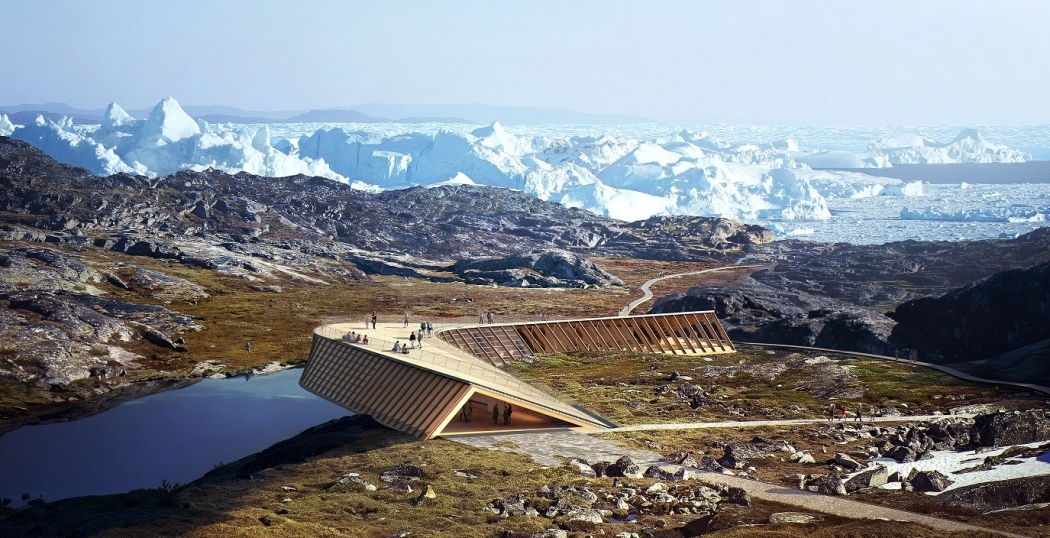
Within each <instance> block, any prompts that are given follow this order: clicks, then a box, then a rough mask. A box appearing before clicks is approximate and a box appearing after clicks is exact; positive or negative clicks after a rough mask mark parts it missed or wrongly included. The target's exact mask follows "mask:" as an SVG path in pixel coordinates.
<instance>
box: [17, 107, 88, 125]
mask: <svg viewBox="0 0 1050 538" xmlns="http://www.w3.org/2000/svg"><path fill="white" fill-rule="evenodd" d="M0 113H6V114H7V117H8V119H10V120H11V123H13V124H15V125H29V124H30V123H32V122H34V121H36V117H37V116H43V117H45V118H47V119H49V120H51V121H54V122H57V121H58V120H60V119H62V117H63V116H69V114H61V113H58V112H50V111H46V110H23V111H20V112H6V111H0ZM72 118H73V121H74V122H76V123H99V122H101V121H102V116H101V115H91V114H84V113H74V114H73V116H72Z"/></svg>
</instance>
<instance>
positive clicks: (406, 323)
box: [405, 312, 408, 329]
mask: <svg viewBox="0 0 1050 538" xmlns="http://www.w3.org/2000/svg"><path fill="white" fill-rule="evenodd" d="M405 328H406V329H407V328H408V312H405Z"/></svg>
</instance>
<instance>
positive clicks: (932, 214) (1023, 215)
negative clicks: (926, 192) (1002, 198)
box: [901, 207, 1046, 223]
mask: <svg viewBox="0 0 1050 538" xmlns="http://www.w3.org/2000/svg"><path fill="white" fill-rule="evenodd" d="M901 220H936V221H951V222H1014V223H1021V222H1045V221H1046V212H1045V211H1039V210H1036V209H1033V208H994V209H966V210H961V211H946V210H943V209H938V208H935V207H927V208H926V209H923V210H922V211H912V210H910V209H908V208H907V207H904V208H903V209H901Z"/></svg>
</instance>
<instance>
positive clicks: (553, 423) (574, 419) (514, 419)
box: [299, 334, 611, 439]
mask: <svg viewBox="0 0 1050 538" xmlns="http://www.w3.org/2000/svg"><path fill="white" fill-rule="evenodd" d="M492 370H496V372H497V373H492V374H491V375H486V376H485V377H486V378H485V379H481V378H478V377H476V376H470V375H456V373H454V372H452V373H449V372H445V371H438V370H437V369H434V368H432V367H431V366H430V365H428V364H425V363H420V364H417V363H414V361H412V360H411V357H409V358H401V357H397V356H396V355H394V354H388V353H385V352H379V351H373V350H370V349H366V348H363V347H360V346H356V345H353V344H349V343H346V342H341V341H338V340H333V339H329V338H326V337H324V336H320V335H317V334H315V335H314V341H313V346H312V348H311V350H310V358H309V360H308V361H307V365H306V369H305V370H304V371H303V375H302V377H301V378H300V381H299V384H300V385H301V386H302V387H303V388H305V389H306V390H308V391H310V392H312V393H314V394H316V395H318V396H320V397H322V398H324V399H326V400H329V401H331V402H334V403H336V404H338V405H341V406H343V407H345V408H346V409H349V410H351V411H353V412H355V413H361V414H367V415H371V416H372V418H374V419H376V421H378V422H379V423H380V424H383V425H384V426H387V427H390V428H393V429H395V430H399V431H403V432H406V433H409V434H411V435H414V436H416V437H419V438H422V439H429V438H432V437H435V436H437V435H454V434H457V433H478V432H484V431H494V430H496V431H510V430H522V429H542V428H603V427H609V426H610V425H611V424H610V423H608V422H606V421H603V420H602V419H600V418H598V417H595V416H593V415H591V414H589V413H587V412H585V411H582V410H580V409H577V408H574V407H572V406H570V405H567V404H565V403H564V402H562V401H560V400H558V399H557V398H554V397H553V396H550V395H547V394H544V393H540V392H539V391H535V390H531V391H528V390H523V388H522V387H520V385H522V384H521V382H519V381H517V380H515V379H514V378H513V376H511V375H510V374H508V373H506V372H501V371H498V370H497V369H495V368H493V369H492ZM486 374H489V372H486ZM500 375H502V376H505V377H506V378H507V379H500V377H499V376H500ZM510 381H514V382H515V383H510ZM508 404H509V405H510V407H511V409H512V414H511V416H510V417H509V422H510V424H504V422H505V421H508V420H506V419H505V418H504V416H503V414H504V413H503V410H504V409H505V408H506V406H507V405H508ZM493 409H498V411H497V412H498V416H496V417H493V416H492V410H493ZM464 411H467V413H463V412H464ZM462 415H467V416H462Z"/></svg>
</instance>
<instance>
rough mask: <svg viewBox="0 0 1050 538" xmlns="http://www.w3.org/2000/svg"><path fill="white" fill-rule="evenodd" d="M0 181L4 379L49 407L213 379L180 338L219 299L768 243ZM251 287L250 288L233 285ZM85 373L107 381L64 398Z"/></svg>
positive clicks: (296, 185) (538, 272) (408, 206)
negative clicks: (142, 381)
mask: <svg viewBox="0 0 1050 538" xmlns="http://www.w3.org/2000/svg"><path fill="white" fill-rule="evenodd" d="M0 185H2V186H3V188H2V190H0V334H2V335H3V343H2V344H0V383H8V384H9V385H6V388H4V391H6V392H7V393H11V392H12V391H14V392H17V391H18V390H22V388H21V387H22V386H23V385H25V384H29V385H30V386H33V387H36V388H35V389H32V390H37V391H43V392H42V393H41V394H42V396H43V399H42V401H50V402H51V403H53V404H58V403H59V400H61V401H62V402H65V401H66V400H67V399H68V398H70V397H76V398H78V399H80V398H84V397H89V396H92V393H94V395H97V391H99V390H101V391H103V392H106V391H108V390H110V389H112V388H113V387H112V386H111V385H113V386H115V385H114V383H116V385H119V384H120V382H121V381H122V380H124V378H125V376H130V377H141V376H136V375H135V373H136V372H137V371H140V370H141V371H149V372H150V374H149V376H150V377H152V376H158V375H159V376H161V377H164V376H169V375H171V376H185V375H187V374H189V373H190V372H191V371H200V372H203V371H204V370H202V369H200V368H195V367H194V364H195V361H194V357H193V354H192V353H187V348H186V347H185V345H184V342H185V340H186V339H187V338H191V335H192V334H193V333H195V332H197V331H199V330H200V329H201V328H202V327H207V326H208V325H209V324H211V320H208V319H200V318H194V317H193V316H191V315H188V314H186V313H185V311H187V310H195V311H200V310H201V309H199V308H190V307H189V306H188V305H198V303H209V304H210V302H214V301H212V300H213V299H216V298H215V297H214V296H215V294H216V293H221V294H229V293H230V292H231V291H237V293H242V292H248V293H252V292H254V293H258V294H263V295H265V294H281V293H282V292H283V291H285V290H286V289H288V288H289V287H291V286H292V285H293V284H294V285H296V286H305V287H311V286H314V287H318V288H321V289H323V288H326V287H331V286H344V285H346V284H347V283H353V282H368V281H369V279H370V276H369V275H396V276H405V277H412V278H422V279H426V280H430V281H432V282H444V283H449V282H467V283H472V284H486V285H487V284H495V285H500V286H513V287H517V288H522V287H576V288H582V287H592V288H593V287H598V288H601V287H608V286H622V285H623V283H622V281H620V280H619V279H618V278H617V277H615V276H613V275H611V274H609V273H608V272H606V271H604V270H603V269H601V268H599V267H598V266H596V265H595V264H594V263H593V262H591V261H590V260H588V259H587V258H586V256H588V255H624V256H632V257H637V258H661V259H669V260H673V259H696V258H707V259H726V258H732V257H734V256H739V255H740V253H741V249H742V247H744V246H746V245H748V244H750V243H752V242H762V241H770V240H772V235H771V234H770V233H769V232H768V231H767V230H764V229H762V228H759V227H755V226H746V225H741V224H739V223H734V222H731V221H728V220H724V219H705V218H697V217H676V218H661V219H654V220H653V221H652V222H641V223H631V224H627V223H623V222H619V221H615V220H611V219H607V218H604V217H599V216H596V215H593V214H591V213H588V212H585V211H580V210H576V209H569V208H566V207H564V206H562V205H559V204H554V203H548V202H543V201H540V200H537V199H536V198H534V197H531V196H528V195H525V194H522V193H520V192H515V191H510V190H506V189H498V188H492V187H473V186H452V187H436V188H430V189H425V188H414V189H406V190H397V191H389V192H384V193H380V194H372V193H368V192H362V191H357V190H353V189H351V188H350V187H349V186H347V185H345V184H342V183H339V182H335V181H331V180H327V179H323V178H314V177H305V176H293V177H287V178H269V177H259V176H253V175H250V174H246V173H241V174H237V175H229V174H226V173H223V172H218V171H214V170H207V171H203V172H195V171H183V172H179V173H177V174H173V175H171V176H167V177H163V178H159V179H151V178H146V177H142V176H130V175H126V174H118V175H113V176H108V177H96V176H94V175H92V174H91V173H89V172H88V171H86V170H83V169H79V168H74V167H70V166H67V165H62V164H59V163H57V162H55V161H54V160H53V159H51V158H50V157H48V156H46V155H45V154H43V153H42V152H40V151H39V150H37V149H35V148H33V147H31V146H29V145H28V144H25V143H23V142H19V141H15V140H11V139H9V138H4V137H0ZM523 252H533V253H532V254H522V253H523ZM107 253H113V254H116V255H118V256H111V255H109V254H107ZM479 258H480V259H479ZM137 259H141V260H143V261H142V262H136V261H135V260H137ZM155 262H160V263H159V264H158V263H155ZM197 270H203V271H205V272H207V273H211V274H213V275H215V277H218V278H225V279H227V280H223V281H222V282H224V283H226V284H223V285H218V284H216V282H217V281H215V280H214V278H212V277H209V276H207V275H206V274H202V273H193V271H197ZM187 273H190V274H194V275H197V276H196V277H195V278H193V279H188V278H185V277H184V276H180V275H185V274H187ZM238 280H239V281H241V282H244V283H246V284H247V286H246V288H247V289H245V290H243V291H242V290H241V288H240V287H237V288H236V290H230V289H229V284H230V283H231V282H236V281H238ZM215 286H218V289H215ZM322 295H323V294H322ZM259 300H260V301H262V302H266V301H268V302H269V303H270V306H271V307H273V306H274V304H275V301H276V299H273V298H265V297H263V296H260V297H259ZM219 302H221V300H220V301H219ZM300 304H301V303H300ZM292 307H293V308H296V307H295V305H294V304H293V305H292ZM223 308H225V307H223ZM300 308H301V307H300ZM320 321H321V320H320V319H316V320H314V321H313V322H314V323H320ZM304 334H306V333H304ZM213 346H214V345H213ZM169 352H174V353H183V354H184V355H183V356H181V357H180V356H177V355H171V354H170V353H169ZM294 358H295V357H282V358H280V360H281V361H285V360H292V359H294ZM200 360H201V359H197V361H196V362H199V361H200ZM147 363H148V364H147ZM90 379H97V380H101V381H100V384H99V385H98V386H83V387H80V388H78V389H76V390H73V393H74V394H71V395H63V396H61V397H56V396H54V395H53V394H51V393H53V392H54V390H55V388H56V387H68V386H69V385H70V384H71V383H77V382H80V381H85V380H90ZM62 390H66V389H62ZM4 391H0V392H4ZM25 400H26V398H25V397H22V396H19V397H15V398H13V399H12V400H11V401H10V402H6V401H5V400H3V398H0V420H2V419H3V417H4V416H5V415H6V416H10V415H20V414H22V413H24V404H23V403H22V402H23V401H25ZM5 403H9V405H5Z"/></svg>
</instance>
